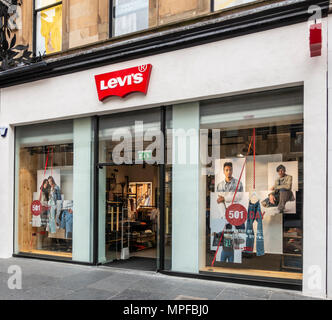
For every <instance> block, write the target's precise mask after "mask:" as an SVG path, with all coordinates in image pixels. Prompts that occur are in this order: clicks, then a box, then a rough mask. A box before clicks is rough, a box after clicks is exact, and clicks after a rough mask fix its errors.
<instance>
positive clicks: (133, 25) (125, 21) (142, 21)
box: [113, 0, 149, 36]
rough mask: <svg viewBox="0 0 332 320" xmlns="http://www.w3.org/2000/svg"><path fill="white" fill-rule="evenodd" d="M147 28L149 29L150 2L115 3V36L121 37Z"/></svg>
mask: <svg viewBox="0 0 332 320" xmlns="http://www.w3.org/2000/svg"><path fill="white" fill-rule="evenodd" d="M147 28H149V0H115V1H114V7H113V35H114V36H120V35H123V34H127V33H132V32H136V31H139V30H144V29H147Z"/></svg>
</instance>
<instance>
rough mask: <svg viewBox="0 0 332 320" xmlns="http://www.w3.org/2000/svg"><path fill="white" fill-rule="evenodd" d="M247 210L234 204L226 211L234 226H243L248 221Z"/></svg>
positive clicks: (227, 217) (229, 220) (228, 219)
mask: <svg viewBox="0 0 332 320" xmlns="http://www.w3.org/2000/svg"><path fill="white" fill-rule="evenodd" d="M247 216H248V212H247V209H246V208H245V207H244V206H242V205H240V204H232V205H230V206H229V207H228V208H227V210H226V219H227V221H228V222H229V223H230V224H231V225H233V226H241V225H242V224H244V223H245V222H246V220H247Z"/></svg>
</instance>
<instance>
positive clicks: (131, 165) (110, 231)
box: [98, 110, 163, 271]
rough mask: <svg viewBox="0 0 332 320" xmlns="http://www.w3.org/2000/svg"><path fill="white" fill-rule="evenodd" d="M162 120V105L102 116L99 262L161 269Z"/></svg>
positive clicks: (128, 266)
mask: <svg viewBox="0 0 332 320" xmlns="http://www.w3.org/2000/svg"><path fill="white" fill-rule="evenodd" d="M160 123H161V117H160V110H151V111H150V112H146V111H145V112H135V113H127V114H122V115H112V116H107V117H101V118H100V119H99V143H98V144H99V155H98V157H99V161H98V185H99V187H98V188H99V189H98V221H99V229H98V262H99V263H102V264H105V265H109V266H112V267H116V268H126V269H138V270H149V271H156V270H157V269H158V261H159V259H158V257H159V250H158V248H159V242H158V239H159V230H160V228H159V216H160V207H161V205H160V194H161V190H160V172H161V167H162V164H161V163H160V159H162V157H163V153H161V152H160V151H161V150H162V151H163V149H162V148H160V141H159V139H160V136H161V130H160Z"/></svg>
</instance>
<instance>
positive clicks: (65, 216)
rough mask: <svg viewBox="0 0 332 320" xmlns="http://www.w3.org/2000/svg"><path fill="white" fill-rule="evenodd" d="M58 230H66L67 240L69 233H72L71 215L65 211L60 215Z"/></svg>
mask: <svg viewBox="0 0 332 320" xmlns="http://www.w3.org/2000/svg"><path fill="white" fill-rule="evenodd" d="M60 228H61V229H65V230H66V238H68V236H69V233H73V214H72V213H70V212H68V211H67V210H64V211H63V213H62V219H61V224H60Z"/></svg>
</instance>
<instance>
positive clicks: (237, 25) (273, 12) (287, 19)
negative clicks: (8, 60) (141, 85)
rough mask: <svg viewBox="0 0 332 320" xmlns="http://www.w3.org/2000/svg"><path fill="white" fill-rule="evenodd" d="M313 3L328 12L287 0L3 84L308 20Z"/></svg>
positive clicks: (62, 61)
mask: <svg viewBox="0 0 332 320" xmlns="http://www.w3.org/2000/svg"><path fill="white" fill-rule="evenodd" d="M311 5H318V6H320V7H321V8H322V16H323V17H326V16H327V14H328V9H329V1H328V0H286V1H284V2H279V3H275V4H269V5H265V6H263V7H259V8H256V9H249V10H246V11H241V12H240V13H237V14H230V15H228V16H224V17H222V18H216V19H210V20H208V21H202V22H199V23H196V24H193V25H189V26H183V27H178V28H175V29H170V30H166V31H161V32H158V33H153V34H152V35H151V34H150V35H145V36H140V37H135V38H133V39H129V40H124V41H121V42H118V43H113V44H110V45H105V46H104V47H102V48H94V49H91V48H90V49H87V50H85V51H84V52H80V53H78V54H72V55H67V56H63V57H60V58H56V59H49V60H46V61H44V62H40V63H36V64H33V65H29V66H25V67H19V68H16V69H13V70H7V71H5V72H1V73H0V88H5V87H9V86H13V85H17V84H22V83H27V82H31V81H36V80H41V79H45V78H49V77H55V76H59V75H64V74H68V73H73V72H77V71H82V70H86V69H91V68H96V67H98V66H103V65H109V64H114V63H118V62H121V61H126V60H130V59H137V58H141V57H146V56H149V55H155V54H159V53H164V52H169V51H173V50H178V49H183V48H188V47H193V46H197V45H201V44H205V43H209V42H213V41H220V40H224V39H229V38H234V37H238V36H242V35H246V34H250V33H254V32H259V31H264V30H269V29H273V28H277V27H282V26H287V25H291V24H295V23H300V22H304V21H308V19H309V18H310V16H311V14H310V13H309V12H308V8H309V7H310V6H311Z"/></svg>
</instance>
